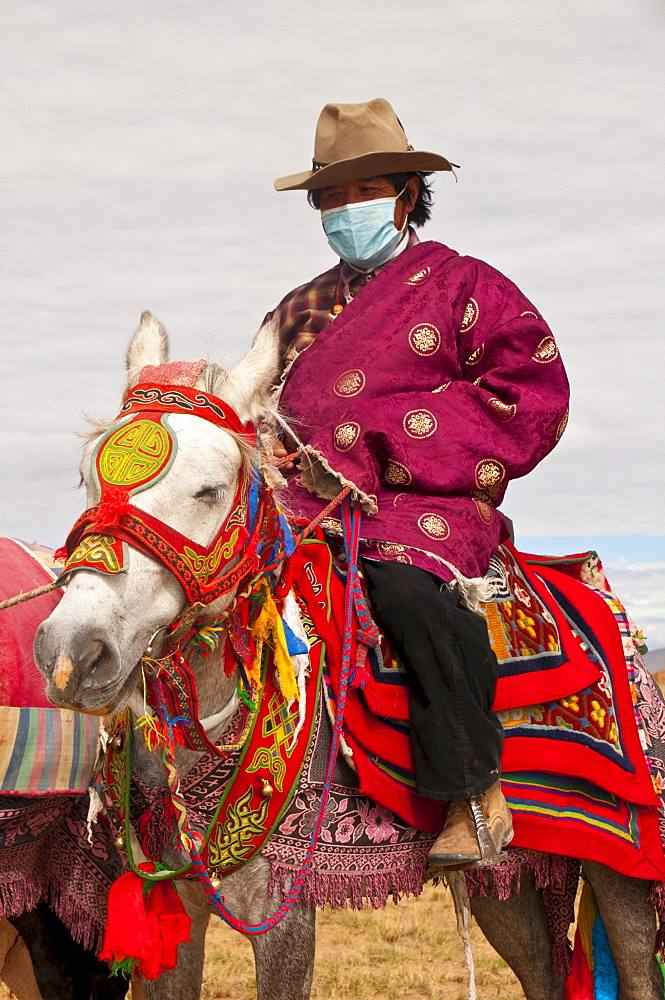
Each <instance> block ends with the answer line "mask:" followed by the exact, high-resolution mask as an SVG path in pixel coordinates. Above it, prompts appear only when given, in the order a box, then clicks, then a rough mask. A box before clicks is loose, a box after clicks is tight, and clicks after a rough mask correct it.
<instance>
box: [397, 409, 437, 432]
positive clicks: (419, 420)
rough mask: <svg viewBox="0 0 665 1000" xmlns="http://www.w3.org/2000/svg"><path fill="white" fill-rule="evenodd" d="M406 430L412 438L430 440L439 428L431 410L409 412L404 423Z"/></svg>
mask: <svg viewBox="0 0 665 1000" xmlns="http://www.w3.org/2000/svg"><path fill="white" fill-rule="evenodd" d="M402 426H403V427H404V430H405V431H406V433H407V434H408V435H409V437H412V438H428V437H431V436H432V434H434V432H435V431H436V429H437V427H438V426H439V425H438V423H437V419H436V417H435V416H434V414H433V413H430V411H429V410H409V412H408V413H407V414H406V415H405V417H404V420H403V421H402Z"/></svg>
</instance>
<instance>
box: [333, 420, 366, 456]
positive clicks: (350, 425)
mask: <svg viewBox="0 0 665 1000" xmlns="http://www.w3.org/2000/svg"><path fill="white" fill-rule="evenodd" d="M359 436H360V424H357V423H355V421H353V420H349V421H348V422H347V423H345V424H338V426H337V427H336V428H335V432H334V434H333V441H334V444H335V448H337V451H348V450H349V448H353V446H354V444H355V443H356V441H357V440H358V437H359Z"/></svg>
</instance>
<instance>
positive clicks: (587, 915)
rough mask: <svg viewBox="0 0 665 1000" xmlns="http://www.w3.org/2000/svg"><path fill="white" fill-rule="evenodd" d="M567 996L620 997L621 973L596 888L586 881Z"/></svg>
mask: <svg viewBox="0 0 665 1000" xmlns="http://www.w3.org/2000/svg"><path fill="white" fill-rule="evenodd" d="M564 995H565V1000H617V998H618V996H619V973H618V971H617V967H616V964H615V961H614V958H613V957H612V952H611V951H610V944H609V941H608V938H607V931H606V930H605V924H604V923H603V918H602V917H601V915H600V913H599V912H598V904H597V903H596V897H595V895H594V892H593V889H592V888H591V886H590V885H589V883H588V882H585V884H584V887H583V889H582V896H581V898H580V905H579V909H578V914H577V930H576V931H575V945H574V948H573V957H572V962H571V967H570V974H569V976H568V978H567V979H566V982H565V987H564Z"/></svg>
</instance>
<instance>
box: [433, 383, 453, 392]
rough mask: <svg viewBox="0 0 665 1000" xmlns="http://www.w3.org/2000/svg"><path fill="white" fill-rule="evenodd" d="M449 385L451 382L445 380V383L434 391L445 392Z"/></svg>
mask: <svg viewBox="0 0 665 1000" xmlns="http://www.w3.org/2000/svg"><path fill="white" fill-rule="evenodd" d="M449 385H450V382H444V383H443V385H439V386H437V388H436V389H432V392H445V391H446V389H447V388H448V386H449Z"/></svg>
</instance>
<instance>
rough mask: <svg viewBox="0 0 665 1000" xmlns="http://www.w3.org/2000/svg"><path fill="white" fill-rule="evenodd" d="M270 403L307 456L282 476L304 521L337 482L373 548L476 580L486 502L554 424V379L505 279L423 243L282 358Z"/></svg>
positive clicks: (549, 441) (544, 441) (559, 405)
mask: <svg viewBox="0 0 665 1000" xmlns="http://www.w3.org/2000/svg"><path fill="white" fill-rule="evenodd" d="M292 294H294V295H297V294H298V290H297V291H296V292H295V293H292ZM286 302H287V300H285V302H284V303H282V307H281V308H283V307H284V306H285V304H286ZM281 406H282V409H283V411H284V412H285V414H286V416H287V417H288V418H289V419H290V420H291V421H292V422H293V426H294V427H295V429H296V431H297V433H298V435H299V436H300V438H301V440H302V441H303V442H304V443H305V445H306V446H307V451H308V453H309V458H308V457H307V456H306V457H305V459H304V463H303V473H302V476H301V478H300V482H294V481H292V483H291V493H292V499H291V503H292V506H293V507H294V508H295V510H296V511H297V512H298V513H300V514H301V515H302V516H305V517H308V518H310V519H311V518H312V517H313V516H314V515H315V514H317V513H318V512H319V511H320V509H321V507H322V503H321V499H320V498H323V499H330V498H332V497H333V496H335V495H336V493H338V492H339V484H340V482H342V483H343V484H344V485H349V484H350V485H352V486H353V487H354V489H355V491H356V495H358V496H359V497H360V498H361V499H362V501H363V505H364V508H365V511H366V513H367V514H369V515H372V516H369V517H366V518H365V519H364V522H363V538H364V539H368V540H372V541H376V542H378V543H380V544H379V551H381V545H382V544H383V545H386V544H388V545H390V544H391V543H392V544H394V543H398V544H402V545H404V546H409V547H411V550H412V549H419V550H422V551H423V552H431V553H434V555H436V556H438V557H439V558H442V559H444V560H446V561H447V562H448V563H450V564H452V565H453V566H454V567H455V568H456V569H457V570H458V571H459V572H461V573H462V574H463V575H464V576H466V577H479V576H483V575H484V574H485V573H486V572H487V567H488V562H489V558H490V556H491V554H492V553H493V552H494V551H495V550H496V548H497V546H498V545H499V543H500V542H501V541H502V540H503V539H504V538H505V536H506V529H505V525H504V521H503V518H502V517H501V515H500V514H498V513H497V512H496V510H495V507H496V506H497V505H498V504H499V503H500V502H501V500H502V498H503V496H504V493H505V490H506V486H507V484H508V482H509V480H511V479H515V478H518V477H520V476H523V475H526V473H528V472H529V471H530V470H531V469H533V468H534V466H535V465H536V464H537V463H538V462H539V461H540V460H541V459H542V458H544V456H545V455H546V454H547V453H548V452H549V451H551V449H552V448H553V447H554V445H555V444H556V442H557V440H558V439H559V437H560V436H561V434H562V433H563V430H564V428H565V423H566V417H567V406H568V381H567V379H566V375H565V372H564V368H563V364H562V362H561V359H560V357H559V351H558V348H557V345H556V343H555V341H554V338H553V337H552V334H551V332H550V330H549V328H548V326H547V324H546V323H545V322H544V320H543V319H542V317H541V316H540V314H539V313H538V311H537V310H536V309H535V308H534V306H533V305H532V304H531V302H529V300H528V299H527V298H526V297H525V296H524V295H523V294H522V293H521V292H520V291H519V289H518V288H517V287H516V286H515V285H514V284H513V283H512V282H511V281H510V280H509V279H508V278H506V277H504V276H503V275H502V274H500V273H499V272H498V271H496V270H494V268H492V267H490V266H489V265H488V264H485V263H483V262H482V261H479V260H476V259H474V258H472V257H463V256H460V255H459V254H458V253H457V252H456V251H454V250H450V249H449V248H448V247H445V246H443V245H442V244H440V243H434V242H428V243H420V244H418V245H417V246H414V247H411V248H410V249H408V250H407V251H405V252H404V253H403V254H401V255H400V256H399V257H397V258H396V259H395V260H394V261H393V262H392V263H391V264H389V265H388V266H387V267H386V268H384V269H383V270H382V271H381V272H380V273H379V274H378V275H377V276H376V277H375V278H373V279H372V281H370V282H368V284H367V285H366V287H365V288H363V289H362V290H361V291H360V292H359V293H358V294H357V296H356V297H355V298H354V299H352V301H351V302H350V303H349V304H348V305H347V306H346V307H345V308H344V310H343V312H342V313H341V314H340V315H339V316H338V317H337V318H336V319H335V320H334V321H333V322H330V323H329V324H328V325H327V326H326V327H325V328H324V329H322V330H321V331H320V332H319V333H318V334H317V336H316V338H315V339H314V340H313V342H312V344H311V345H310V346H309V347H308V348H307V350H305V351H302V352H301V353H300V354H299V355H298V356H297V357H296V358H295V360H294V361H293V364H292V366H291V368H290V369H289V371H288V372H287V375H286V377H285V382H284V386H283V389H282V394H281ZM331 472H332V473H334V475H331ZM305 487H306V488H305ZM312 494H316V495H315V496H313V495H312ZM384 557H386V558H395V555H394V554H391V553H390V551H388V550H386V552H385V556H384ZM413 561H414V562H416V559H414V560H413ZM427 568H431V567H430V566H428V567H427Z"/></svg>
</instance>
